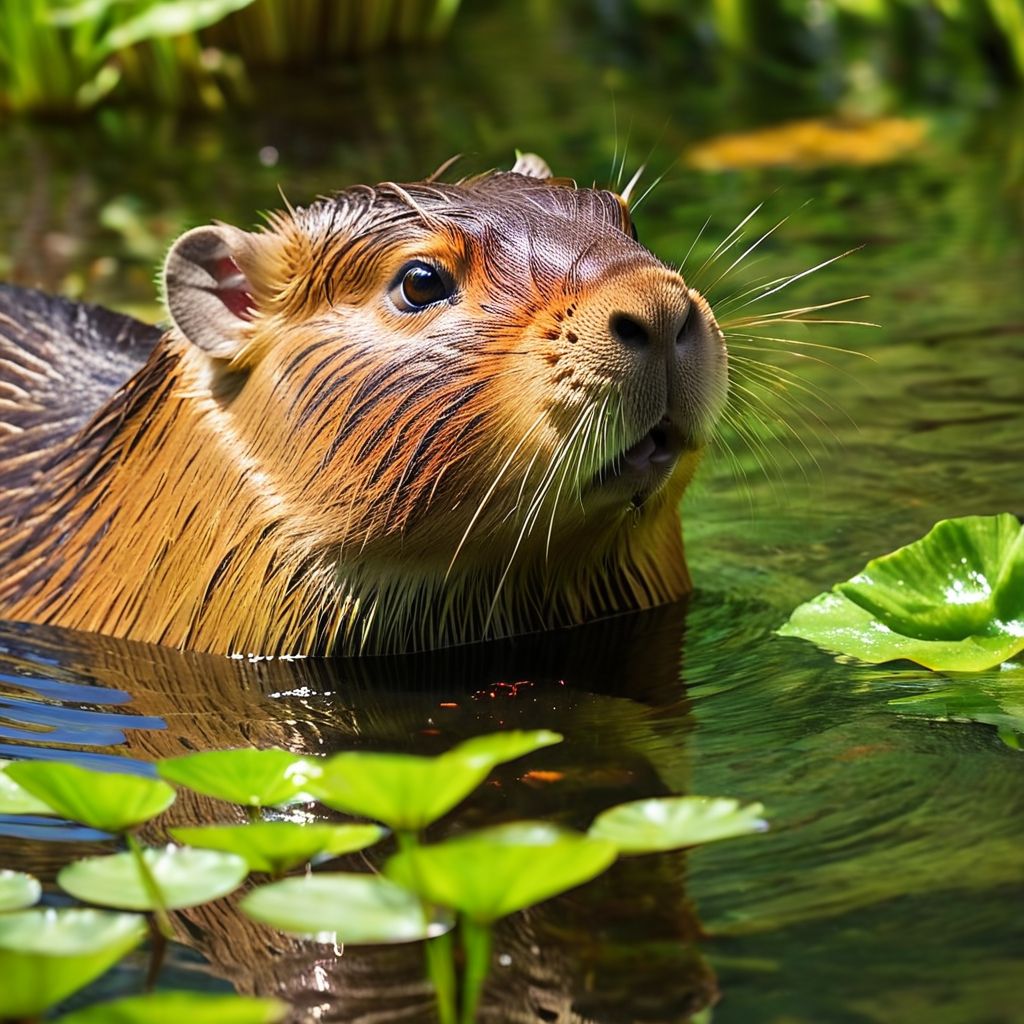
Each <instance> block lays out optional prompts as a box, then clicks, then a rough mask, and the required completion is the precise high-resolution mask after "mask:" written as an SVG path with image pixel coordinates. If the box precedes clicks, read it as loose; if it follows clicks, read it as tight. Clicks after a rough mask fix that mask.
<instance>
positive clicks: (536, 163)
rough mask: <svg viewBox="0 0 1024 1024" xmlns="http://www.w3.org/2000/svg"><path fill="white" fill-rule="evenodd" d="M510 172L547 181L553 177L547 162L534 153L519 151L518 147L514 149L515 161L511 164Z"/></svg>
mask: <svg viewBox="0 0 1024 1024" xmlns="http://www.w3.org/2000/svg"><path fill="white" fill-rule="evenodd" d="M512 173H513V174H521V175H523V177H526V178H539V179H540V180H541V181H547V180H548V179H549V178H553V177H554V175H553V174H552V173H551V168H550V167H548V162H547V161H546V160H545V159H544V158H543V157H539V156H537V154H536V153H520V152H519V150H518V149H517V150H516V162H515V163H514V164H513V165H512Z"/></svg>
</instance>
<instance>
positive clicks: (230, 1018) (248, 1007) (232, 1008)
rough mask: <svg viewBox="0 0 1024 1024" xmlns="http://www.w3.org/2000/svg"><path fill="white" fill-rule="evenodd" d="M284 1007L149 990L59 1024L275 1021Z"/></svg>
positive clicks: (244, 998)
mask: <svg viewBox="0 0 1024 1024" xmlns="http://www.w3.org/2000/svg"><path fill="white" fill-rule="evenodd" d="M287 1010H288V1007H287V1006H286V1005H285V1004H284V1003H281V1002H278V1001H277V1000H276V999H252V998H250V997H248V996H234V995H220V994H219V993H218V994H216V995H209V994H207V993H205V992H152V993H150V994H149V995H145V996H128V998H126V999H115V1000H114V1001H113V1002H109V1003H99V1004H97V1005H96V1006H90V1007H88V1008H86V1009H84V1010H79V1011H78V1012H77V1013H70V1014H68V1015H67V1016H64V1017H61V1018H60V1021H59V1024H182V1021H187V1022H188V1024H275V1022H276V1021H279V1020H281V1019H282V1018H283V1017H284V1015H285V1013H286V1012H287Z"/></svg>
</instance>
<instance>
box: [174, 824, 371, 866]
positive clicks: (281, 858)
mask: <svg viewBox="0 0 1024 1024" xmlns="http://www.w3.org/2000/svg"><path fill="white" fill-rule="evenodd" d="M170 831H171V835H172V836H174V838H175V839H177V840H178V842H179V843H187V844H188V845H189V846H199V847H202V848H203V849H206V850H225V851H227V852H228V853H237V854H238V855H239V856H240V857H244V858H245V860H246V862H247V863H248V865H249V870H250V871H269V872H270V873H271V874H275V875H280V874H283V873H284V872H285V871H289V870H290V869H291V868H294V867H298V865H300V864H305V863H307V862H308V861H310V860H312V859H313V858H314V857H315V856H317V855H318V854H330V855H331V856H340V855H341V854H343V853H354V852H355V851H356V850H362V849H365V848H366V847H367V846H372V845H373V844H374V843H376V842H378V841H379V840H381V839H383V838H384V836H385V835H386V834H387V830H386V829H383V828H381V827H380V826H379V825H317V824H309V825H306V824H300V823H299V822H295V821H262V822H253V823H252V824H251V825H197V826H188V827H182V828H172V829H171V830H170Z"/></svg>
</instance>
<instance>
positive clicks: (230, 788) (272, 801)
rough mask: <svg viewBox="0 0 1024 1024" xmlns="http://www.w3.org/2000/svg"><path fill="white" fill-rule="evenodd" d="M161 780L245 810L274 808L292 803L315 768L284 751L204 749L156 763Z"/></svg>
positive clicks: (273, 749)
mask: <svg viewBox="0 0 1024 1024" xmlns="http://www.w3.org/2000/svg"><path fill="white" fill-rule="evenodd" d="M156 770H157V771H158V772H159V773H160V775H162V776H163V778H165V779H169V780H170V781H171V782H176V783H177V784H178V785H179V786H187V787H188V788H189V789H194V790H195V791H196V792H197V793H203V794H204V795H205V796H212V797H216V798H217V799H219V800H227V801H229V802H230V803H233V804H242V805H243V806H246V807H276V806H277V805H279V804H284V803H287V802H288V801H289V800H292V799H293V798H294V797H295V796H297V795H298V794H299V793H300V792H302V790H303V788H304V787H305V785H306V782H307V780H308V779H309V778H310V777H311V775H313V774H316V772H317V771H318V770H319V768H318V766H317V765H315V764H314V763H313V762H311V761H307V760H306V759H305V758H302V757H297V756H296V755H295V754H289V753H288V751H286V750H278V749H276V748H271V749H269V750H255V749H253V748H244V747H243V748H240V749H238V750H208V751H204V752H203V753H200V754H187V755H185V756H184V757H172V758H168V759H167V760H164V761H158V762H157V766H156Z"/></svg>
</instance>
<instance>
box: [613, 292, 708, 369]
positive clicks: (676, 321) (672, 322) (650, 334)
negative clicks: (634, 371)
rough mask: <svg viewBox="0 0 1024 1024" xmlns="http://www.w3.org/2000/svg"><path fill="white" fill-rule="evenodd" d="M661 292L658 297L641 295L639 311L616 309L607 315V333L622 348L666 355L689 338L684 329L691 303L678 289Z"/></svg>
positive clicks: (636, 309) (686, 325)
mask: <svg viewBox="0 0 1024 1024" xmlns="http://www.w3.org/2000/svg"><path fill="white" fill-rule="evenodd" d="M661 291H662V293H661V294H660V295H658V294H653V295H651V294H648V295H644V296H643V300H642V303H639V304H638V306H639V307H640V308H635V309H616V310H614V311H613V312H612V313H611V314H609V317H608V331H609V333H610V334H611V336H612V337H613V338H614V339H615V340H616V341H617V342H618V343H619V344H620V345H622V346H623V348H627V349H631V350H634V351H641V350H650V353H651V354H652V355H654V354H658V355H666V354H668V353H669V352H671V351H672V350H673V348H674V347H675V346H677V345H681V344H685V342H686V340H687V338H688V337H689V336H690V335H691V334H692V331H689V330H688V329H687V328H688V321H689V319H690V312H691V303H690V300H689V297H688V296H687V294H686V292H685V291H683V290H681V289H678V288H665V289H663V290H661Z"/></svg>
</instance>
